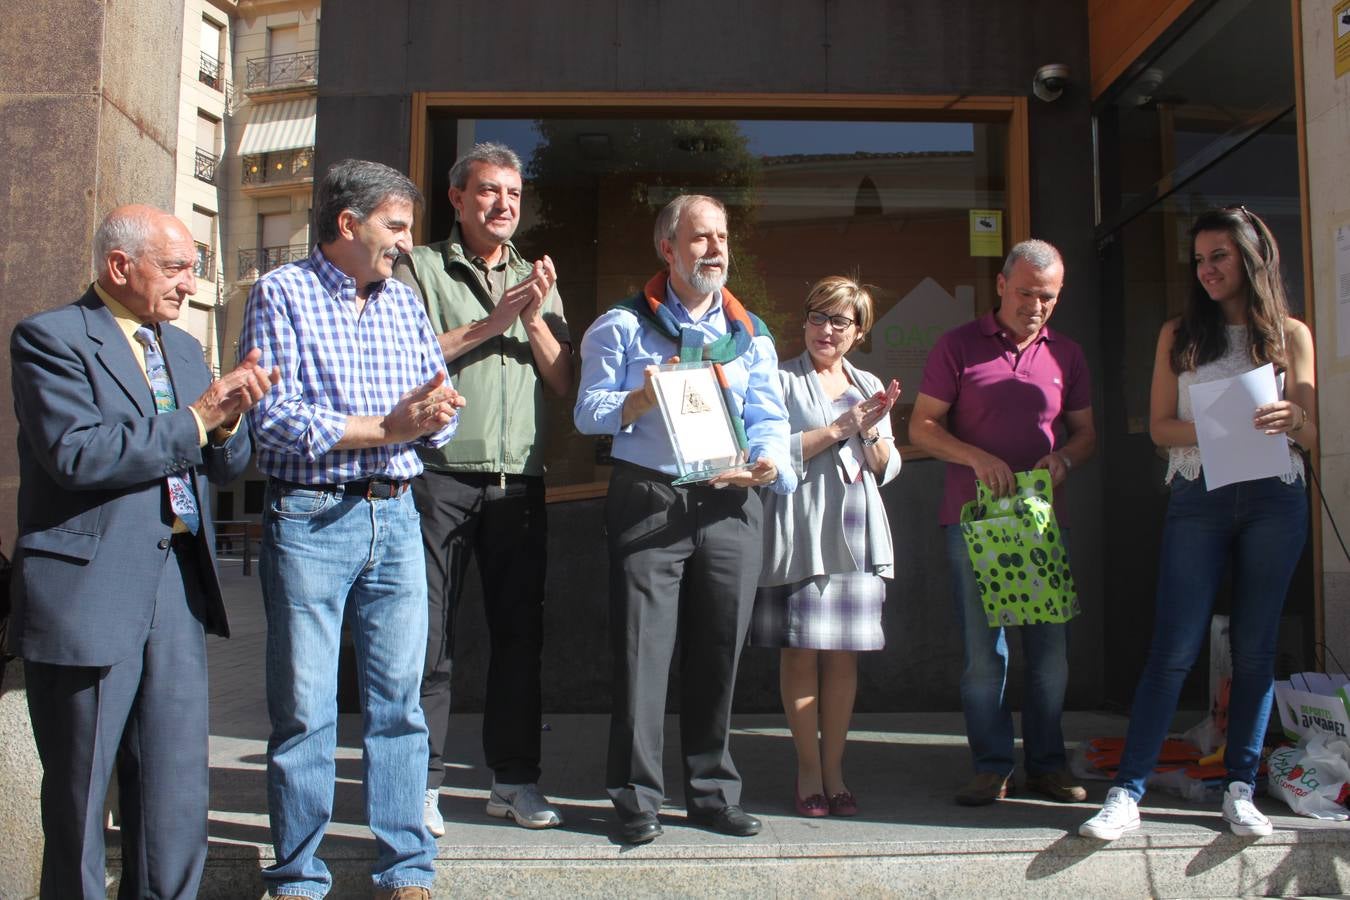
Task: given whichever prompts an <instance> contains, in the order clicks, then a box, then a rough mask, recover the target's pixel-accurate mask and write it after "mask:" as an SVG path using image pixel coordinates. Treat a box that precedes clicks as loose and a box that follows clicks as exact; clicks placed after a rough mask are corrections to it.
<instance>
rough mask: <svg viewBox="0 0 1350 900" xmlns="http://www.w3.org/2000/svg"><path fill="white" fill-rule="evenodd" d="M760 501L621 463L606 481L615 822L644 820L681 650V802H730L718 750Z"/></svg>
mask: <svg viewBox="0 0 1350 900" xmlns="http://www.w3.org/2000/svg"><path fill="white" fill-rule="evenodd" d="M762 515H763V512H762V507H761V505H760V499H759V495H758V494H756V493H755V492H754V491H752V490H746V489H742V488H720V489H719V488H711V487H706V486H697V485H695V486H687V487H686V486H680V487H677V486H674V485H672V484H670V478H669V477H667V476H664V475H662V474H660V473H659V472H653V471H651V470H648V469H643V468H640V467H638V466H632V465H628V464H624V463H617V464H616V465H615V467H614V472H613V475H612V476H611V477H610V483H609V497H608V499H607V501H606V505H605V524H606V530H607V532H608V540H609V567H610V580H609V582H610V583H609V593H610V622H609V627H610V643H611V650H612V654H613V664H614V679H613V682H614V687H613V690H614V710H613V715H612V717H611V719H610V730H609V765H608V773H607V777H606V785H607V787H608V790H609V795H610V799H612V800H613V802H614V808H615V810H616V811H617V812H618V814H619V817H620V818H621V819H631V818H632V817H634V816H636V815H638V814H639V813H644V812H650V813H655V812H657V811H658V810H659V809H660V808H661V803H662V801H663V800H664V799H665V786H664V780H663V778H662V754H663V752H664V733H663V732H664V725H665V712H666V683H667V680H668V678H669V675H670V664H671V658H672V656H673V654H674V649H675V646H676V641H677V639H678V643H679V647H680V659H679V663H680V744H681V747H680V750H681V756H682V758H683V761H684V800H685V805H686V807H687V808H688V809H689V810H690V811H691V812H693V813H695V814H711V813H713V812H715V811H717V810H718V809H721V808H722V807H723V806H728V805H733V804H739V803H740V800H741V776H740V774H739V773H738V772H737V771H736V766H735V764H734V763H733V762H732V760H731V750H730V746H729V738H730V726H731V701H732V697H733V695H734V693H735V687H736V666H737V664H738V662H739V661H740V655H741V648H742V647H743V646H744V645H745V634H746V631H747V629H748V628H749V626H750V610H751V608H752V606H753V605H754V598H755V585H756V583H757V582H758V580H759V567H760V557H761V554H762V544H761V535H760V520H761V517H762Z"/></svg>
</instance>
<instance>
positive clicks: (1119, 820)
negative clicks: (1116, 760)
mask: <svg viewBox="0 0 1350 900" xmlns="http://www.w3.org/2000/svg"><path fill="white" fill-rule="evenodd" d="M1138 827H1139V804H1137V803H1135V802H1134V798H1133V797H1131V796H1130V792H1129V791H1127V790H1125V789H1124V788H1123V787H1113V788H1111V790H1109V791H1107V792H1106V802H1105V803H1103V804H1102V810H1101V812H1099V813H1097V814H1096V815H1095V816H1093V817H1092V818H1090V819H1088V820H1087V821H1086V822H1084V823H1083V824H1082V825H1079V826H1078V833H1079V834H1081V835H1082V836H1083V837H1090V838H1096V839H1097V840H1099V841H1114V840H1115V839H1116V838H1118V837H1120V836H1121V835H1122V834H1124V833H1125V832H1127V831H1134V830H1135V829H1136V828H1138Z"/></svg>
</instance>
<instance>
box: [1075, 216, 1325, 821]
mask: <svg viewBox="0 0 1350 900" xmlns="http://www.w3.org/2000/svg"><path fill="white" fill-rule="evenodd" d="M1191 241H1192V244H1191V246H1192V250H1193V259H1194V263H1195V282H1194V284H1193V285H1192V289H1191V294H1190V296H1189V298H1188V300H1187V302H1186V307H1185V310H1184V311H1183V313H1182V314H1181V316H1179V317H1178V318H1175V319H1172V320H1170V321H1169V322H1167V323H1166V324H1165V325H1163V327H1162V332H1161V333H1160V334H1159V335H1158V351H1157V355H1156V357H1155V359H1154V363H1153V387H1152V392H1151V394H1150V408H1149V435H1150V436H1151V437H1152V438H1153V442H1154V443H1155V444H1157V445H1158V446H1159V447H1165V448H1167V455H1168V466H1167V476H1166V479H1165V480H1166V482H1167V483H1168V484H1169V485H1170V490H1171V497H1170V499H1169V501H1168V506H1167V518H1166V521H1165V523H1164V527H1163V539H1162V556H1161V559H1160V560H1159V566H1158V569H1159V571H1158V594H1157V613H1156V619H1155V622H1154V631H1153V643H1152V645H1151V647H1150V648H1149V655H1148V661H1147V663H1146V664H1145V667H1144V671H1143V673H1142V674H1141V675H1140V677H1139V685H1138V687H1137V688H1136V689H1135V695H1134V706H1133V708H1132V709H1131V712H1130V727H1129V732H1128V735H1127V737H1126V740H1125V750H1124V752H1123V754H1122V756H1121V763H1120V770H1119V772H1118V773H1117V775H1116V778H1115V784H1114V786H1113V787H1112V788H1111V789H1110V790H1109V791H1108V792H1107V795H1106V803H1105V804H1104V805H1103V807H1102V810H1101V812H1099V813H1098V814H1097V815H1095V816H1093V817H1092V818H1091V819H1089V820H1088V821H1087V822H1084V823H1083V825H1082V826H1080V827H1079V829H1078V830H1079V833H1080V834H1083V835H1085V836H1087V837H1095V838H1099V839H1102V840H1114V839H1115V838H1118V837H1120V836H1121V834H1123V833H1124V832H1126V831H1131V830H1133V829H1135V828H1138V827H1139V810H1138V806H1137V803H1138V801H1139V799H1140V798H1141V797H1143V795H1144V779H1145V778H1146V777H1147V776H1148V774H1149V773H1150V772H1152V771H1153V767H1154V766H1155V765H1156V764H1157V760H1158V753H1159V750H1160V748H1161V747H1162V743H1163V739H1164V738H1165V737H1166V736H1167V729H1168V726H1169V724H1170V723H1171V720H1172V716H1173V714H1174V713H1175V712H1176V707H1177V698H1178V695H1179V694H1180V692H1181V686H1182V682H1183V681H1185V679H1186V675H1187V673H1188V672H1189V671H1190V669H1191V666H1192V665H1193V664H1194V663H1195V659H1196V656H1197V655H1198V653H1199V652H1200V648H1201V646H1202V645H1203V643H1204V641H1205V639H1206V636H1207V635H1208V634H1209V622H1210V616H1211V613H1212V610H1213V606H1214V595H1215V593H1216V592H1217V590H1218V588H1219V584H1220V581H1221V580H1222V578H1223V574H1224V570H1225V569H1226V568H1227V567H1228V566H1229V565H1230V563H1231V565H1232V572H1233V601H1232V615H1231V621H1230V635H1231V637H1230V639H1231V643H1232V650H1233V682H1232V690H1231V694H1230V697H1229V707H1228V734H1227V739H1228V743H1227V748H1226V750H1225V752H1224V766H1225V768H1226V769H1227V775H1226V780H1225V790H1224V797H1223V817H1224V819H1226V820H1227V821H1228V823H1229V826H1230V827H1231V828H1232V830H1233V832H1234V833H1235V834H1239V835H1264V834H1270V832H1271V825H1270V821H1269V820H1268V819H1267V818H1266V817H1265V816H1264V815H1262V814H1261V812H1260V811H1259V810H1258V809H1257V808H1256V807H1255V806H1254V805H1253V804H1252V786H1253V783H1254V782H1255V780H1256V772H1257V768H1258V767H1259V766H1260V763H1261V744H1262V741H1263V739H1264V737H1265V733H1266V723H1267V721H1268V720H1269V718H1270V705H1271V696H1272V694H1273V691H1274V662H1275V642H1276V638H1277V636H1278V635H1279V630H1280V611H1281V609H1282V608H1283V606H1284V598H1285V594H1286V593H1287V592H1288V590H1289V580H1290V578H1292V577H1293V574H1294V567H1295V565H1296V564H1297V563H1298V559H1299V556H1300V555H1301V554H1302V552H1303V545H1304V541H1305V540H1306V537H1307V530H1308V501H1307V495H1306V494H1305V488H1304V484H1303V459H1302V457H1301V456H1300V455H1299V454H1298V452H1297V448H1296V447H1295V446H1293V444H1297V445H1299V446H1301V447H1305V448H1307V447H1312V446H1313V445H1314V444H1315V443H1316V440H1317V424H1316V418H1315V416H1316V409H1317V392H1316V386H1315V385H1316V369H1315V367H1314V361H1313V340H1312V334H1311V333H1310V332H1309V331H1308V328H1307V326H1306V325H1304V324H1303V323H1302V322H1300V321H1298V320H1297V319H1291V318H1290V317H1289V313H1288V309H1287V307H1286V304H1285V299H1284V284H1283V280H1282V277H1281V275H1280V250H1279V247H1278V246H1277V245H1276V243H1275V238H1274V236H1273V235H1272V234H1271V233H1270V229H1269V228H1267V227H1266V223H1265V222H1263V221H1261V219H1260V218H1259V217H1257V216H1256V215H1254V214H1253V213H1251V212H1249V211H1248V210H1247V209H1246V207H1242V206H1232V207H1226V208H1224V209H1217V210H1211V211H1209V212H1206V213H1204V214H1203V215H1201V216H1200V217H1199V218H1198V219H1197V220H1196V222H1195V224H1194V225H1193V226H1192V228H1191ZM1267 363H1269V364H1272V365H1273V366H1274V368H1275V371H1276V373H1277V375H1276V381H1277V386H1278V387H1279V389H1280V394H1281V397H1282V399H1280V400H1277V401H1275V402H1273V403H1268V404H1265V405H1264V406H1259V407H1257V408H1256V409H1255V410H1253V411H1252V427H1253V428H1256V429H1258V430H1260V431H1262V432H1264V433H1265V434H1270V435H1287V439H1288V440H1289V441H1290V442H1291V446H1290V447H1289V466H1290V469H1289V472H1288V474H1286V475H1284V476H1273V477H1269V478H1261V479H1257V480H1254V481H1240V482H1236V483H1234V484H1227V485H1224V486H1222V487H1219V488H1215V489H1213V490H1209V489H1208V486H1207V485H1206V484H1205V473H1204V470H1203V468H1202V465H1201V459H1200V451H1199V448H1198V447H1197V446H1196V444H1197V441H1196V431H1195V424H1194V421H1193V417H1192V414H1191V403H1190V393H1189V388H1190V386H1191V385H1192V384H1203V383H1205V382H1210V381H1215V380H1218V379H1221V378H1229V377H1232V376H1234V375H1239V374H1242V373H1244V372H1248V371H1251V370H1252V369H1255V368H1258V367H1260V366H1264V365H1266V364H1267Z"/></svg>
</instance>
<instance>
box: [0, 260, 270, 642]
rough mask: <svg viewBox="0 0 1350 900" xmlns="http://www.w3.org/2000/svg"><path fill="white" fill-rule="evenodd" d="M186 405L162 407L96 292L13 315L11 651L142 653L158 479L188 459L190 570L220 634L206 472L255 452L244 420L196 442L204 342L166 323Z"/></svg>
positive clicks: (161, 559) (160, 527)
mask: <svg viewBox="0 0 1350 900" xmlns="http://www.w3.org/2000/svg"><path fill="white" fill-rule="evenodd" d="M161 333H162V347H163V352H164V359H165V364H166V365H167V367H168V369H169V376H170V378H171V379H172V381H173V384H174V391H175V394H176V395H177V397H178V402H179V404H180V408H179V409H178V410H177V411H176V412H173V413H167V414H165V415H157V414H156V412H155V403H154V398H153V397H152V396H151V392H150V386H149V385H148V384H147V383H146V379H145V374H144V372H143V371H142V369H141V367H140V365H139V364H138V363H137V360H136V358H135V357H134V356H133V352H134V351H133V350H132V348H131V346H130V345H129V344H128V342H127V339H126V337H125V336H124V334H123V333H122V331H121V330H120V329H119V328H118V326H117V322H116V321H115V320H114V319H113V315H112V313H111V312H110V311H109V310H108V308H107V307H106V306H105V305H104V304H103V301H102V300H100V299H99V297H98V295H97V294H96V293H95V292H94V290H93V288H92V287H91V288H90V289H89V290H88V291H87V292H86V293H85V295H84V296H83V297H81V298H80V299H79V300H77V301H76V302H75V303H72V304H69V305H67V306H62V307H59V308H57V309H52V310H47V311H45V312H41V313H38V314H37V315H34V316H31V317H29V318H27V319H24V320H23V321H22V322H20V323H19V324H18V325H17V326H16V327H15V329H14V333H13V335H12V336H11V337H10V365H11V369H12V372H11V374H12V381H13V384H12V386H13V389H14V410H15V414H16V415H17V417H18V420H19V439H18V444H19V478H20V481H19V504H18V514H19V537H18V540H17V541H16V542H15V554H14V567H15V568H14V577H13V582H12V593H13V601H14V608H13V611H12V613H11V619H10V626H9V643H10V650H11V651H12V652H13V653H15V654H16V655H18V656H20V657H22V658H24V659H26V660H29V661H32V662H42V663H53V664H58V665H71V666H107V665H112V664H113V663H116V662H120V661H121V660H123V659H126V658H127V657H128V656H130V655H131V654H132V653H133V652H137V651H139V650H140V648H141V646H142V644H143V643H144V640H145V636H146V634H147V633H148V631H149V628H150V618H151V613H152V611H153V609H154V602H155V594H156V591H157V589H158V586H159V580H160V576H161V574H162V572H163V570H164V566H165V564H166V563H167V561H168V556H169V554H170V553H172V552H173V550H171V549H169V538H170V536H171V534H172V531H173V528H172V523H173V513H172V511H171V510H170V509H169V505H168V497H167V493H168V492H167V491H166V490H165V489H164V476H165V475H166V474H168V473H169V472H173V471H181V470H184V469H187V468H189V467H191V469H192V473H193V484H194V486H195V488H196V492H197V499H198V502H199V503H200V505H201V513H202V523H203V527H202V529H201V530H200V532H199V533H198V535H197V540H198V541H200V548H199V549H200V553H199V554H198V558H199V559H200V560H202V561H204V562H205V564H204V565H201V566H198V567H197V568H198V569H199V570H200V571H199V575H200V578H201V582H202V590H203V594H204V596H205V598H206V622H205V623H204V624H205V626H206V629H207V630H208V631H210V632H211V633H214V634H221V635H228V633H229V626H228V624H227V623H226V619H225V606H224V603H223V602H222V600H221V594H220V582H219V580H218V579H217V577H216V571H215V565H214V547H215V533H214V530H213V528H212V524H211V493H210V487H209V485H208V484H207V479H208V478H209V479H210V480H211V481H213V482H215V483H217V484H224V483H226V482H228V481H231V480H233V479H234V478H236V477H238V476H239V475H241V474H243V471H244V468H245V466H247V464H248V457H249V450H250V445H249V438H248V429H247V427H245V426H244V425H243V424H242V423H241V424H240V427H239V428H238V430H236V431H235V433H234V435H232V436H231V437H230V439H229V440H227V441H226V442H225V444H224V445H222V446H211V445H209V444H208V446H206V447H199V446H198V444H197V423H196V420H195V417H194V416H193V415H192V412H191V411H190V410H188V409H187V408H186V407H187V404H188V403H190V402H191V401H193V400H196V399H197V397H199V396H200V395H201V393H202V392H203V391H204V390H206V388H207V386H208V385H209V384H210V382H211V372H210V370H209V369H208V368H207V366H206V363H205V361H204V360H203V358H202V348H201V345H200V344H198V343H197V341H196V340H195V339H194V338H193V337H192V336H191V335H189V334H187V332H185V331H183V330H181V329H179V328H175V327H174V326H172V325H168V324H165V325H163V326H162V328H161Z"/></svg>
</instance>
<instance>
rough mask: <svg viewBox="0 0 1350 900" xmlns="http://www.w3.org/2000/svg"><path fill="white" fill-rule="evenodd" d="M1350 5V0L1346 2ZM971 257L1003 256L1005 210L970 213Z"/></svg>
mask: <svg viewBox="0 0 1350 900" xmlns="http://www.w3.org/2000/svg"><path fill="white" fill-rule="evenodd" d="M1346 2H1347V3H1350V0H1346ZM970 255H971V256H1002V255H1003V210H1001V209H972V210H971V211H970Z"/></svg>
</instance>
